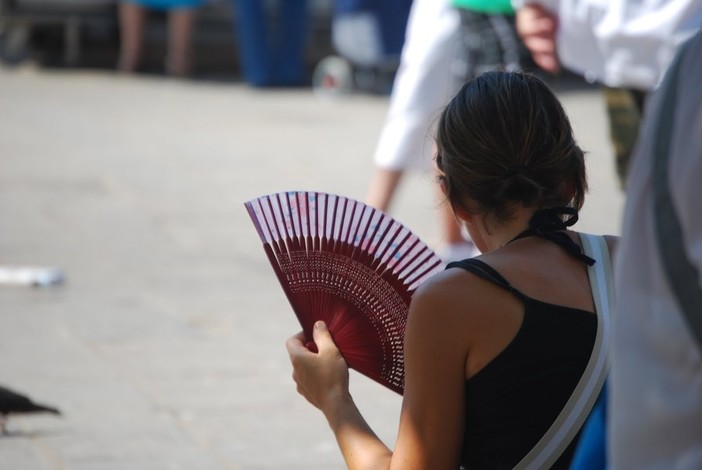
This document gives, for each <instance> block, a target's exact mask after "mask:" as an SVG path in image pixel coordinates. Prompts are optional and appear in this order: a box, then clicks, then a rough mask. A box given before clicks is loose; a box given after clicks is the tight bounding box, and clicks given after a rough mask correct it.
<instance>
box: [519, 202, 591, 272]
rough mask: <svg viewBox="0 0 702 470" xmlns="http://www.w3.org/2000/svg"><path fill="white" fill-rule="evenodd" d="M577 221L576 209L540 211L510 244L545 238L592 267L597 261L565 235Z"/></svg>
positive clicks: (553, 208) (561, 208)
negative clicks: (527, 239) (517, 241)
mask: <svg viewBox="0 0 702 470" xmlns="http://www.w3.org/2000/svg"><path fill="white" fill-rule="evenodd" d="M563 216H567V218H565V219H564V217H563ZM577 221H578V210H577V209H576V208H575V207H550V208H548V209H539V210H537V211H536V212H534V215H533V216H532V217H531V219H530V220H529V228H527V229H526V230H524V231H523V232H522V233H520V234H519V235H517V236H516V237H514V238H513V239H512V240H510V241H509V243H512V242H513V241H515V240H519V239H520V238H525V237H532V236H537V237H543V238H546V239H547V240H550V241H552V242H554V243H555V244H557V245H558V246H560V247H561V248H563V249H564V250H566V251H567V252H568V253H569V254H570V255H571V256H574V257H575V258H577V259H579V260H580V261H582V262H583V263H585V264H586V265H588V266H592V265H593V264H595V260H594V259H592V258H590V257H589V256H587V255H586V254H584V253H583V250H582V249H581V248H580V246H579V245H578V244H577V243H575V242H574V241H573V240H572V239H571V238H570V237H569V236H568V235H567V234H566V233H565V230H566V229H567V228H568V227H570V226H571V225H574V224H575V223H576V222H577Z"/></svg>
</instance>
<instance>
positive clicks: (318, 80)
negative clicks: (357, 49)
mask: <svg viewBox="0 0 702 470" xmlns="http://www.w3.org/2000/svg"><path fill="white" fill-rule="evenodd" d="M312 87H313V89H314V91H315V92H317V93H319V94H320V95H327V96H337V95H344V94H347V93H350V92H351V90H352V89H353V69H352V68H351V65H350V64H349V63H348V62H347V61H346V60H344V59H342V58H341V57H337V56H330V57H326V58H324V59H322V60H321V61H320V62H319V64H317V66H316V67H315V69H314V73H313V75H312Z"/></svg>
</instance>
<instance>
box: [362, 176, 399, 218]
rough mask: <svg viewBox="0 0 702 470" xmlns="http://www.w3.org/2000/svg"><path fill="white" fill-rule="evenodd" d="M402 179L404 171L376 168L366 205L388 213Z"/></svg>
mask: <svg viewBox="0 0 702 470" xmlns="http://www.w3.org/2000/svg"><path fill="white" fill-rule="evenodd" d="M401 178H402V170H389V169H387V168H380V167H376V168H375V171H374V172H373V177H372V179H371V183H370V186H369V187H368V194H367V195H366V204H368V205H369V206H371V207H375V208H376V209H380V210H381V211H387V210H388V207H389V206H390V202H391V201H392V197H393V195H394V194H395V190H396V189H397V186H398V184H399V183H400V179H401Z"/></svg>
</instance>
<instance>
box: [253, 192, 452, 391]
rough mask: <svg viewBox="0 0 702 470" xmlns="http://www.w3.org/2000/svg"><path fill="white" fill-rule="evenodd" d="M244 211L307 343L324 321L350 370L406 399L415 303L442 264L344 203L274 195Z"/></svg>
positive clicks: (399, 231)
mask: <svg viewBox="0 0 702 470" xmlns="http://www.w3.org/2000/svg"><path fill="white" fill-rule="evenodd" d="M246 208H247V210H248V211H249V215H250V216H251V219H252V221H253V223H254V225H255V226H256V229H257V230H258V234H259V236H260V237H261V241H262V242H263V247H264V250H265V252H266V254H267V255H268V259H269V261H270V263H271V265H272V267H273V269H274V271H275V273H276V275H277V277H278V280H279V281H280V284H281V286H282V287H283V290H284V292H285V294H286V296H287V298H288V300H289V302H290V304H291V306H292V308H293V311H294V312H295V314H296V315H297V318H298V320H299V322H300V324H301V325H302V328H303V331H304V332H305V335H306V336H307V338H308V339H310V340H311V338H312V326H313V325H314V323H315V322H316V321H317V320H324V321H325V322H326V323H327V325H328V326H329V329H330V331H331V334H332V337H333V338H334V341H335V342H336V344H337V346H338V347H339V350H340V351H341V353H342V355H343V356H344V359H345V360H346V362H347V363H348V364H349V366H350V367H351V368H353V369H355V370H357V371H359V372H360V373H362V374H364V375H366V376H368V377H370V378H371V379H373V380H376V381H377V382H379V383H381V384H383V385H385V386H387V387H388V388H390V389H392V390H395V391H396V392H398V393H402V390H403V384H404V355H403V338H404V332H405V326H406V323H407V313H408V310H409V303H410V300H411V297H412V294H413V293H414V291H415V289H416V288H417V287H418V286H419V285H420V284H421V283H422V282H424V281H425V280H426V279H427V278H428V277H430V276H431V275H433V274H434V273H436V272H437V271H438V270H440V269H441V265H442V262H441V260H440V259H439V258H438V257H437V256H436V255H435V254H434V253H433V252H432V251H431V249H429V247H427V246H426V245H425V244H424V243H423V242H421V241H420V240H419V238H417V236H415V235H414V234H412V233H411V232H410V231H409V230H408V229H407V228H406V227H404V226H403V225H402V224H400V223H399V222H397V221H396V220H394V219H393V218H391V217H390V216H388V215H387V214H385V213H383V212H381V211H379V210H376V209H374V208H372V207H369V206H367V205H365V204H363V203H361V202H358V201H354V200H352V199H348V198H345V197H341V196H336V195H332V194H326V193H318V192H302V191H300V192H286V193H276V194H271V195H266V196H262V197H259V198H257V199H253V200H251V201H248V202H246Z"/></svg>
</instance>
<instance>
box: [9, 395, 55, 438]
mask: <svg viewBox="0 0 702 470" xmlns="http://www.w3.org/2000/svg"><path fill="white" fill-rule="evenodd" d="M24 413H53V414H55V415H60V414H61V412H60V411H59V410H57V409H56V408H53V407H50V406H46V405H41V404H38V403H34V402H33V401H32V400H31V399H29V397H26V396H24V395H21V394H19V393H17V392H13V391H12V390H9V389H7V388H4V387H2V386H0V432H1V433H3V434H6V433H7V430H6V429H5V425H6V422H7V417H8V415H10V414H24Z"/></svg>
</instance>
